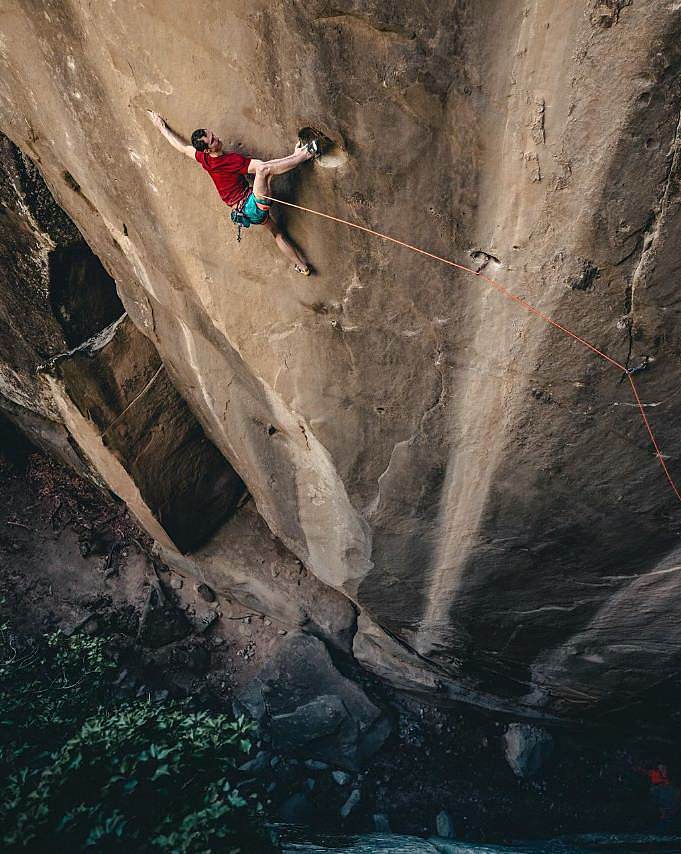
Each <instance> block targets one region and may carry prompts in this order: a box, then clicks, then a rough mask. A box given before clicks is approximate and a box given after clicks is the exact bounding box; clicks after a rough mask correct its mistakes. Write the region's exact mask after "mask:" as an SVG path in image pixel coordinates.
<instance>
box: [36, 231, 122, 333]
mask: <svg viewBox="0 0 681 854" xmlns="http://www.w3.org/2000/svg"><path fill="white" fill-rule="evenodd" d="M48 263H49V289H50V305H51V306H52V311H53V312H54V315H55V317H56V318H57V320H58V321H59V325H60V326H61V327H62V329H63V330H64V338H65V339H66V342H67V344H68V345H69V347H77V346H78V345H79V344H82V343H83V341H86V340H87V339H88V338H91V337H92V336H93V335H96V334H97V332H100V331H101V330H102V329H104V328H105V327H107V326H109V325H110V324H111V323H113V322H114V321H115V320H116V319H117V318H119V317H120V316H121V315H122V314H124V313H125V309H124V308H123V304H122V303H121V301H120V299H119V298H118V294H117V293H116V283H115V282H114V280H113V279H112V278H111V276H110V275H109V274H108V273H107V272H106V270H105V269H104V267H103V266H102V263H101V261H100V260H99V258H97V256H96V255H95V254H94V253H93V252H92V250H91V249H90V247H89V246H88V245H87V243H85V242H84V241H79V242H77V243H72V244H70V245H69V246H58V247H57V248H56V249H54V250H52V252H50V254H49V256H48Z"/></svg>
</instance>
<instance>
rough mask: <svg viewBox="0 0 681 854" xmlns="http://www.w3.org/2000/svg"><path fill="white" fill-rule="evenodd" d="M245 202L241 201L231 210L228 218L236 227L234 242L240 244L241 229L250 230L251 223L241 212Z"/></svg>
mask: <svg viewBox="0 0 681 854" xmlns="http://www.w3.org/2000/svg"><path fill="white" fill-rule="evenodd" d="M245 201H246V200H245V199H242V200H241V201H240V202H239V204H238V205H237V206H236V207H235V208H233V209H232V211H231V213H230V215H229V218H230V219H231V220H232V222H233V223H234V225H235V226H236V242H237V243H241V229H242V228H250V227H251V225H252V223H251V221H250V219H249V218H248V217H247V216H246V214H245V213H244V212H243V206H244V202H245Z"/></svg>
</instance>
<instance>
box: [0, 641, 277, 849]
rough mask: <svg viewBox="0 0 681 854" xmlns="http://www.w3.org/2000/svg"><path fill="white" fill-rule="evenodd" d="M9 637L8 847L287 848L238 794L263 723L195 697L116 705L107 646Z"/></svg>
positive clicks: (2, 723)
mask: <svg viewBox="0 0 681 854" xmlns="http://www.w3.org/2000/svg"><path fill="white" fill-rule="evenodd" d="M0 632H1V636H0V641H1V643H0V847H1V848H2V849H3V850H5V851H11V850H24V851H25V850H29V851H36V852H37V851H40V852H48V851H59V852H62V851H69V852H71V851H74V852H75V851H93V852H98V854H99V852H109V851H122V850H127V851H128V852H132V851H135V852H137V851H141V852H145V851H149V852H158V851H168V852H192V854H196V853H197V852H220V854H258V852H274V851H277V850H278V848H277V846H276V844H275V843H274V842H273V840H272V838H271V836H270V834H269V832H268V831H267V830H266V829H265V828H264V827H263V816H262V807H261V806H260V804H259V803H258V802H257V799H256V797H255V796H253V795H245V794H243V793H242V792H241V791H240V790H239V781H240V778H241V777H243V774H240V772H239V771H238V770H237V769H238V766H239V765H240V764H241V763H243V762H244V760H245V758H246V756H247V755H248V753H249V752H250V750H251V749H252V738H253V727H252V724H250V723H249V722H246V721H244V719H243V718H238V719H237V720H234V719H233V718H231V717H229V716H228V715H224V714H217V713H211V712H210V711H208V710H206V709H201V708H198V707H197V706H196V705H195V704H192V703H191V702H189V701H165V702H162V703H151V702H147V701H140V700H136V701H132V702H130V701H126V702H122V701H120V700H118V701H116V700H115V699H114V694H113V690H112V683H113V678H114V676H115V672H116V664H115V662H114V661H112V660H111V658H109V657H107V655H106V654H105V652H104V648H103V642H102V641H101V640H100V639H97V638H90V637H81V636H74V637H71V638H67V637H65V636H64V635H63V634H55V635H50V636H45V637H41V638H38V639H37V640H34V641H31V642H26V641H24V642H20V641H19V639H17V638H14V637H13V636H12V635H11V633H10V631H9V629H8V627H7V626H6V625H5V626H0Z"/></svg>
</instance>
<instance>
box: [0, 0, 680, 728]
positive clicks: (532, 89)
mask: <svg viewBox="0 0 681 854" xmlns="http://www.w3.org/2000/svg"><path fill="white" fill-rule="evenodd" d="M0 27H1V28H2V32H3V40H2V46H1V49H0V60H1V62H2V71H1V75H0V76H1V78H2V84H1V85H0V127H2V129H3V130H4V131H5V132H6V133H7V134H8V135H9V136H10V137H11V138H12V140H13V141H14V142H15V143H16V144H17V145H18V146H20V147H21V148H22V150H24V151H25V152H27V153H28V154H30V156H31V157H32V158H34V160H35V161H36V162H37V163H38V164H39V166H40V169H41V170H42V171H43V173H44V175H45V177H46V179H47V181H48V183H49V184H50V187H51V189H52V190H53V192H54V194H55V196H56V197H57V198H58V200H59V201H60V203H61V204H62V205H63V206H64V208H65V209H66V210H67V211H68V213H69V214H70V215H71V216H72V217H73V219H74V220H75V221H76V222H77V223H78V226H79V228H80V229H81V230H82V232H83V234H84V235H85V237H86V239H87V242H88V243H89V244H90V245H91V246H92V247H93V248H94V249H95V251H96V252H97V254H98V255H99V257H100V258H101V259H102V260H103V262H104V264H105V266H106V268H107V269H108V271H109V272H110V273H111V274H112V275H113V276H114V278H115V279H116V282H117V285H118V288H119V293H120V296H121V298H122V300H123V303H124V305H125V308H126V310H127V312H128V314H129V316H130V318H131V319H132V320H133V322H134V323H135V324H136V326H137V327H138V328H139V329H140V330H141V331H142V332H143V333H144V334H145V335H147V336H148V337H149V338H150V339H151V340H152V341H153V343H154V345H155V346H156V348H157V350H158V352H159V354H160V356H161V358H162V359H163V362H164V365H165V366H166V369H167V371H168V375H169V376H170V377H171V379H172V380H173V382H174V384H175V385H176V387H177V389H178V390H179V391H180V393H181V394H182V396H183V397H184V398H185V400H186V401H187V403H188V405H189V407H190V408H191V410H192V411H193V413H194V414H195V416H196V417H197V418H198V419H199V421H200V422H201V424H202V426H203V428H204V429H205V431H206V433H207V435H208V436H209V438H210V439H211V440H212V441H213V443H214V444H215V446H216V447H217V448H218V449H219V450H220V451H221V453H222V454H223V455H224V457H225V458H226V459H228V460H229V462H230V463H231V464H232V465H233V466H234V468H235V469H236V470H237V472H238V473H239V475H240V476H241V477H242V478H243V480H244V481H245V482H246V484H247V486H248V488H249V490H250V492H251V493H252V494H253V496H254V498H255V500H256V503H257V506H258V509H259V511H260V513H261V514H262V515H263V517H264V518H265V520H266V521H267V524H268V525H269V526H270V528H271V529H272V531H273V532H274V533H275V534H276V535H277V536H278V537H280V538H281V539H282V541H283V542H284V543H285V544H286V545H287V546H288V547H289V548H290V549H291V550H292V551H293V552H294V553H295V554H296V555H298V557H299V558H300V559H301V560H303V561H304V563H305V565H306V566H307V567H308V569H309V570H310V571H311V572H312V573H313V574H314V575H315V576H316V577H317V578H318V579H320V580H321V581H322V582H324V583H325V584H326V585H327V586H329V587H332V588H335V590H337V591H340V592H341V593H343V594H344V595H345V596H346V597H349V598H350V599H352V600H353V601H354V602H356V603H357V604H358V606H359V608H360V609H361V611H362V616H361V619H360V623H359V625H360V630H359V632H358V634H357V636H356V639H355V648H356V652H357V654H358V655H359V657H360V658H361V660H363V661H364V663H365V664H366V665H367V666H368V667H370V668H374V669H376V670H377V671H378V672H381V673H382V674H384V675H386V676H387V677H388V678H390V679H392V680H393V681H394V682H396V683H397V684H409V685H410V686H411V687H416V688H418V687H421V688H424V689H426V690H436V691H439V692H440V693H442V694H443V695H449V696H463V697H468V698H469V699H473V700H475V701H476V702H481V703H486V704H489V705H506V706H515V707H523V708H531V709H534V710H535V711H536V712H537V713H539V714H573V713H575V711H577V710H579V711H581V710H583V709H584V708H586V707H589V706H594V705H597V704H599V703H601V702H609V701H611V700H612V699H613V698H614V697H617V701H618V702H619V701H621V700H622V695H624V696H625V697H626V696H627V695H629V694H631V693H635V692H637V691H639V690H641V689H642V688H644V687H645V686H646V685H648V684H651V683H652V682H654V681H658V680H659V679H660V678H663V677H664V676H665V675H667V674H668V673H671V672H672V671H673V670H674V669H675V668H676V657H677V653H676V649H677V643H678V637H677V635H678V630H677V629H676V627H675V621H673V620H670V619H669V618H670V616H671V615H672V614H673V613H674V609H675V599H676V596H677V595H678V594H677V592H676V591H677V590H678V589H679V587H678V582H677V580H676V579H677V576H678V572H677V571H676V559H675V549H676V548H677V544H678V534H679V518H680V516H679V509H680V508H679V505H678V501H677V499H676V498H675V496H674V494H673V492H672V491H671V489H670V488H669V486H668V484H666V482H665V481H664V477H663V475H662V473H661V469H660V467H659V464H658V462H657V460H656V459H655V456H654V454H653V453H652V451H651V448H650V444H649V441H648V439H647V437H646V434H645V431H644V429H643V426H642V423H641V420H640V418H639V417H638V416H637V414H636V412H635V410H634V409H633V408H632V406H631V404H632V400H631V397H630V393H629V390H628V385H627V383H626V382H624V383H620V380H621V374H619V373H618V372H617V371H616V370H613V369H612V367H611V366H609V365H608V364H607V363H605V362H603V361H602V360H598V359H596V358H595V357H594V356H593V354H592V353H590V352H589V351H588V350H586V349H585V348H582V347H580V346H579V345H578V344H576V343H575V342H573V341H570V340H568V339H566V338H565V337H563V336H561V335H560V333H559V332H558V331H556V330H554V329H551V328H550V327H548V326H546V325H545V324H543V323H541V322H540V321H538V320H537V319H536V318H533V317H531V316H530V315H528V314H526V313H524V312H523V311H522V309H520V308H519V307H518V306H516V305H513V304H511V303H508V302H505V301H503V300H501V299H500V298H499V297H498V295H496V294H495V293H493V292H490V291H489V290H488V289H487V288H485V287H483V286H482V283H481V281H480V280H476V279H473V278H472V277H465V276H464V275H463V274H458V273H454V272H453V271H452V270H450V269H447V268H446V267H444V266H437V265H436V264H434V263H432V262H430V261H426V260H425V259H424V258H422V257H419V256H416V255H413V254H410V253H408V252H407V251H406V250H402V249H398V248H395V247H392V246H389V245H387V244H384V243H380V242H377V241H375V240H374V239H372V238H371V237H370V236H368V235H366V234H361V233H358V232H348V231H344V230H342V229H341V228H340V227H339V226H337V225H335V224H331V223H329V222H327V221H323V220H320V219H317V218H313V217H311V216H309V215H302V214H300V213H294V212H291V211H286V212H284V213H283V216H282V218H283V220H284V222H285V224H286V226H287V228H288V229H289V230H290V232H291V233H292V235H293V237H294V238H295V239H296V240H297V241H298V242H299V243H300V244H301V245H302V246H303V248H304V250H305V251H306V253H307V254H308V255H309V258H310V260H311V262H312V263H313V264H314V266H315V268H316V269H317V270H318V273H319V276H318V277H315V278H312V279H310V280H302V279H301V277H299V276H296V275H295V274H294V273H293V272H292V271H291V269H290V268H289V267H288V266H287V265H286V263H285V262H284V261H283V260H282V259H281V258H280V256H279V255H278V254H277V252H276V249H275V247H274V244H273V242H272V241H271V239H270V238H269V237H268V235H267V234H266V233H264V232H263V231H262V230H261V231H258V230H253V229H252V230H251V231H250V232H249V234H248V235H247V239H246V240H244V242H242V244H240V245H237V244H236V242H235V241H234V239H233V234H232V232H231V230H230V229H231V226H230V225H229V223H228V221H227V217H226V211H225V208H224V206H222V205H221V203H220V201H219V199H218V198H217V196H216V194H215V192H214V189H213V187H212V186H211V184H210V181H209V179H208V178H207V176H205V175H204V174H203V173H202V172H201V170H200V169H199V167H198V166H197V165H196V164H192V163H191V162H190V161H189V160H188V159H186V158H183V157H182V156H181V155H180V154H178V153H177V152H175V151H174V150H172V149H171V148H170V147H169V146H168V145H167V144H166V143H165V142H164V140H163V139H162V138H161V137H160V136H159V135H158V133H157V132H156V131H155V129H154V128H153V127H152V126H151V124H150V123H149V122H148V119H147V117H146V113H145V110H146V109H147V108H152V109H155V110H158V111H159V112H161V113H162V114H163V115H165V116H166V117H167V119H168V120H169V122H170V124H171V125H172V126H173V127H175V128H176V129H177V130H178V131H180V132H184V133H185V134H189V133H190V132H191V130H193V128H194V127H205V126H209V127H212V128H213V129H214V130H215V131H216V132H218V133H220V135H221V136H222V138H223V139H224V140H225V142H226V144H227V145H228V146H229V147H234V148H238V149H239V150H242V151H244V152H246V153H249V154H252V155H253V156H257V157H272V156H281V155H283V154H285V153H288V152H289V151H290V150H291V149H292V147H293V143H294V141H295V138H296V135H297V132H298V130H299V129H301V128H303V127H315V128H318V129H319V130H320V131H322V132H323V133H324V134H325V135H326V136H328V137H329V138H330V139H332V140H334V141H335V142H336V143H338V145H339V146H340V147H341V148H342V149H343V150H344V151H345V152H346V153H347V155H348V158H347V161H345V162H344V163H342V165H340V166H338V168H330V169H324V168H321V166H320V165H315V166H313V165H310V164H308V165H306V166H304V167H301V169H300V170H299V172H298V173H296V174H294V175H293V176H292V177H290V178H287V179H284V180H281V181H280V183H279V185H278V187H279V192H281V193H282V194H283V195H284V196H285V197H286V198H289V199H291V200H293V201H296V202H298V203H301V204H303V205H307V206H311V207H314V208H316V209H319V210H323V211H326V212H329V213H331V214H335V215H339V216H343V217H346V218H350V219H352V220H354V221H356V222H358V223H359V224H362V225H365V226H368V227H370V228H377V229H379V230H381V231H385V232H388V233H390V234H393V235H395V236H396V237H398V238H402V239H407V240H409V241H410V242H412V243H416V244H417V245H419V246H423V247H424V248H427V249H429V250H431V251H433V252H436V253H439V254H444V255H446V256H448V257H453V258H457V259H461V260H463V261H466V260H468V261H469V263H471V264H473V265H475V266H478V267H479V266H480V265H482V264H484V265H485V270H486V272H487V273H490V274H492V275H494V276H495V277H496V278H498V279H499V280H500V281H502V282H503V283H504V284H505V285H507V286H508V287H509V288H510V289H511V290H513V291H514V292H515V293H517V294H520V295H522V296H523V297H524V298H526V299H527V300H529V301H530V302H532V303H533V304H535V305H537V306H538V307H540V308H541V310H543V311H545V312H547V313H549V314H551V315H552V316H555V317H556V318H557V319H559V320H560V321H561V322H563V323H565V324H566V325H568V326H570V327H571V328H573V329H575V330H576V331H578V332H579V334H581V335H583V336H585V337H586V338H587V339H588V340H590V341H592V342H593V343H594V344H595V345H596V346H598V347H599V348H600V349H602V350H604V351H605V352H608V353H609V354H611V355H612V356H613V358H616V359H617V360H618V361H621V362H622V363H626V364H627V365H629V366H633V365H636V364H639V363H640V362H642V361H644V360H645V357H648V358H649V359H654V362H651V367H650V368H648V370H647V371H646V372H643V373H642V374H640V375H639V377H640V381H639V387H640V389H641V393H642V395H643V398H644V402H645V403H646V405H647V406H648V407H649V412H650V413H651V417H652V418H653V424H654V428H655V430H656V433H657V434H658V436H659V438H660V441H661V442H662V446H663V450H664V452H665V454H666V455H667V456H668V464H669V466H670V468H671V470H672V471H673V472H674V471H676V472H677V473H678V472H679V469H680V467H681V461H680V460H679V451H678V448H679V438H680V437H679V433H680V431H681V426H679V420H678V411H679V394H680V392H679V386H678V382H677V374H678V368H679V353H680V343H681V342H680V341H679V333H678V329H679V326H678V297H677V290H678V276H679V272H678V271H679V249H678V246H679V240H678V237H679V234H678V231H679V209H678V199H679V191H678V158H679V149H678V145H679V113H680V107H681V98H680V86H681V84H680V83H679V74H678V72H679V66H680V64H681V39H680V38H679V36H680V35H681V8H679V5H678V3H676V2H672V0H656V2H653V3H643V2H639V0H632V2H629V3H627V2H622V0H608V2H603V3H595V2H592V0H588V2H577V3H575V2H567V0H559V2H548V0H535V2H532V3H529V4H528V3H520V2H515V0H506V2H504V0H495V2H492V0H484V1H483V2H480V3H475V4H473V3H466V2H456V3H451V2H447V3H444V2H441V3H438V2H436V3H429V4H418V3H417V4H414V3H406V2H396V3H392V4H383V5H382V4H378V5H376V4H373V3H368V2H367V3H364V2H362V0H354V2H353V1H352V0H348V2H346V0H339V2H336V3H334V4H328V3H326V2H323V0H313V2H311V3H304V4H303V3H300V2H293V0H290V2H274V3H257V2H248V3H243V2H241V3H232V2H227V3H217V2H206V3H204V4H202V5H201V9H200V12H197V13H196V14H192V15H187V12H186V6H185V5H184V4H181V3H174V2H160V1H159V2H152V3H147V4H145V5H140V4H137V3H133V2H132V1H131V0H130V2H125V0H118V2H116V3H98V4H87V3H85V2H82V3H81V2H58V3H57V2H55V3H52V2H46V0H45V2H33V0H32V2H28V1H27V2H20V0H8V2H7V3H6V4H5V7H4V9H3V12H2V18H1V19H0ZM26 57H30V62H27V61H26ZM407 675H408V676H407Z"/></svg>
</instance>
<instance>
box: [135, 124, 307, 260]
mask: <svg viewBox="0 0 681 854" xmlns="http://www.w3.org/2000/svg"><path fill="white" fill-rule="evenodd" d="M148 112H149V117H150V118H151V121H152V122H153V124H154V125H155V126H156V127H157V128H158V129H159V130H160V131H161V133H162V134H163V136H164V137H165V138H166V139H167V140H168V142H169V143H170V144H171V145H172V146H173V148H175V149H177V150H178V151H181V152H182V154H185V155H186V156H187V157H191V158H192V160H196V161H197V162H198V163H199V164H200V165H201V166H202V167H203V168H204V169H205V170H206V172H208V174H209V175H210V177H211V178H212V179H213V183H214V184H215V188H216V189H217V191H218V193H219V194H220V198H221V199H222V201H223V202H224V203H225V204H226V205H229V206H230V207H231V208H233V209H236V210H237V211H239V212H240V213H243V214H245V216H246V217H248V219H249V220H250V223H251V225H264V226H265V228H267V230H268V231H269V232H270V234H271V235H272V237H274V239H275V241H276V244H277V246H278V247H279V249H280V250H281V252H283V254H284V255H285V256H286V257H287V258H288V259H289V261H292V262H293V268H294V270H296V272H298V273H301V274H302V275H303V276H309V275H310V272H311V271H310V266H309V264H308V263H307V261H305V259H304V258H303V257H302V255H301V254H300V252H299V251H298V250H297V249H296V247H295V246H294V245H293V244H292V243H291V242H290V241H289V240H288V239H287V238H286V237H285V236H284V234H282V232H281V231H280V230H279V228H278V227H277V225H276V223H275V222H274V220H273V219H272V217H271V216H270V212H269V211H270V201H269V199H268V197H269V196H271V195H272V191H271V187H270V183H271V180H272V178H273V177H274V176H275V175H283V174H284V173H285V172H290V171H291V170H292V169H295V168H296V166H299V165H300V164H301V163H303V162H304V161H305V160H311V159H312V158H313V157H316V156H317V155H318V154H319V142H318V141H317V140H313V141H312V142H310V143H308V144H307V145H304V144H302V143H299V144H298V145H297V146H296V148H295V150H294V152H293V154H289V155H288V157H281V158H279V159H278V160H256V159H255V158H253V157H244V156H243V155H242V154H239V153H238V152H236V151H230V152H227V153H225V152H224V151H223V149H222V141H221V140H220V139H219V137H217V136H216V135H215V134H214V133H213V131H211V130H207V129H205V128H199V129H198V130H195V131H194V133H193V134H192V144H191V145H188V144H187V143H186V142H185V141H184V140H183V139H182V138H181V137H179V136H178V135H177V134H176V133H175V132H174V131H172V130H171V129H170V128H169V127H168V125H167V123H166V120H165V119H164V118H162V117H161V116H160V115H159V114H158V113H155V112H153V111H152V110H149V111H148ZM246 174H250V175H255V180H254V182H253V187H252V188H251V187H250V186H249V184H248V182H247V181H246V179H245V177H244V176H245V175H246Z"/></svg>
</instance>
